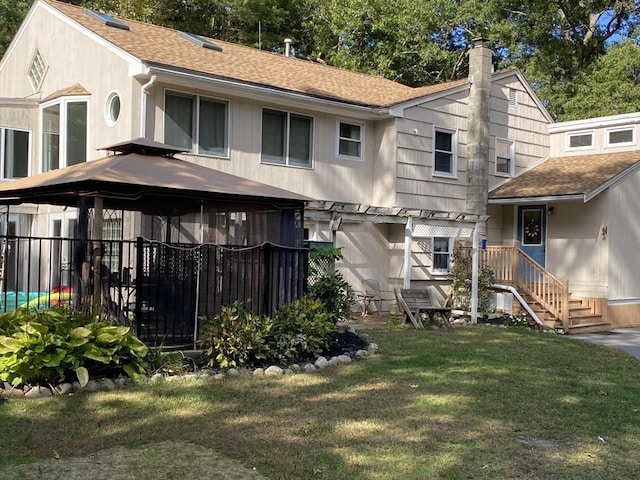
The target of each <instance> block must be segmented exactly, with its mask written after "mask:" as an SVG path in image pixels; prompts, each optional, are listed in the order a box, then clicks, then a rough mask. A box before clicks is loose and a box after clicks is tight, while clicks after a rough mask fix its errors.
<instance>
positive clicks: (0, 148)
mask: <svg viewBox="0 0 640 480" xmlns="http://www.w3.org/2000/svg"><path fill="white" fill-rule="evenodd" d="M7 130H12V131H14V132H23V133H27V134H28V135H29V140H28V143H27V175H26V176H27V177H28V176H30V175H31V155H32V152H33V135H32V131H31V130H27V129H26V128H14V127H0V179H2V180H15V179H18V178H25V177H5V175H4V171H5V166H6V165H5V156H6V152H5V151H4V150H5V139H6V135H7Z"/></svg>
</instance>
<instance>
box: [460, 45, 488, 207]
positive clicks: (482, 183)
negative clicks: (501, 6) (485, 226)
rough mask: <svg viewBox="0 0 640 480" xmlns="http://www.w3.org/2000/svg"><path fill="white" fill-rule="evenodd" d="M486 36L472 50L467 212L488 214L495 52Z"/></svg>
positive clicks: (470, 61) (470, 56)
mask: <svg viewBox="0 0 640 480" xmlns="http://www.w3.org/2000/svg"><path fill="white" fill-rule="evenodd" d="M487 44H488V41H487V39H485V38H475V39H473V47H472V48H471V50H470V51H469V83H470V84H471V88H470V90H469V110H468V118H467V202H466V210H467V212H468V213H474V214H478V215H486V214H487V201H488V197H489V140H490V136H489V99H490V97H491V74H492V73H493V63H492V61H491V59H492V55H493V52H492V51H491V49H490V48H489V47H488V46H487Z"/></svg>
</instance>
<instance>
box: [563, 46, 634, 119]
mask: <svg viewBox="0 0 640 480" xmlns="http://www.w3.org/2000/svg"><path fill="white" fill-rule="evenodd" d="M571 90H572V95H571V97H570V98H568V99H567V102H566V103H565V105H564V108H563V114H562V117H561V120H577V119H581V118H589V117H600V116H607V115H614V114H620V113H632V112H638V111H640V47H638V45H636V43H635V42H633V41H626V42H624V43H622V44H616V45H613V46H611V47H610V48H609V50H608V51H607V53H606V54H605V55H603V56H602V57H600V58H599V59H598V60H596V61H595V62H594V63H593V64H592V65H591V66H589V68H586V69H584V70H582V71H580V72H579V74H578V75H577V76H576V77H575V79H574V82H573V84H572V86H571Z"/></svg>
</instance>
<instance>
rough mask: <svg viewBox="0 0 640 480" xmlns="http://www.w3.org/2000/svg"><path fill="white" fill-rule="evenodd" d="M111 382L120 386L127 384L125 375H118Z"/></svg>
mask: <svg viewBox="0 0 640 480" xmlns="http://www.w3.org/2000/svg"><path fill="white" fill-rule="evenodd" d="M113 383H114V384H115V386H116V387H118V388H122V387H124V386H125V385H126V384H127V379H126V378H125V377H118V378H116V379H115V380H114V381H113Z"/></svg>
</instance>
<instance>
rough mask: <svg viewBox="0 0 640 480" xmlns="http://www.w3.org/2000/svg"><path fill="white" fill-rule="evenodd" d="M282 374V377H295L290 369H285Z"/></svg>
mask: <svg viewBox="0 0 640 480" xmlns="http://www.w3.org/2000/svg"><path fill="white" fill-rule="evenodd" d="M282 373H283V374H284V375H295V372H294V371H293V370H291V369H290V368H285V369H284V370H283V371H282Z"/></svg>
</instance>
